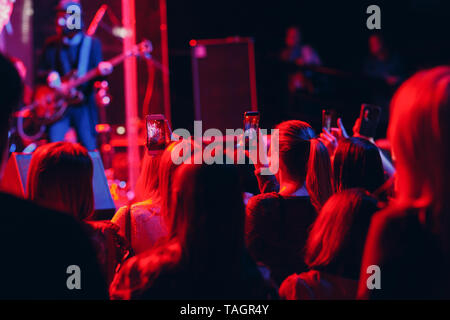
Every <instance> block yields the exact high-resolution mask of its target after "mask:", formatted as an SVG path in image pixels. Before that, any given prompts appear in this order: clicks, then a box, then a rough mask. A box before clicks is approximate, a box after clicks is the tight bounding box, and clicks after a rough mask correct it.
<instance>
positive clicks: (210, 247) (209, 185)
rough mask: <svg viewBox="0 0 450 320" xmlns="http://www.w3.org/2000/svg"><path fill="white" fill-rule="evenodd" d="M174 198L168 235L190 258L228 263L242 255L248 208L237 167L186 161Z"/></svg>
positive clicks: (179, 172)
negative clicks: (243, 196)
mask: <svg viewBox="0 0 450 320" xmlns="http://www.w3.org/2000/svg"><path fill="white" fill-rule="evenodd" d="M171 200H172V203H173V205H172V207H171V213H170V214H169V215H168V229H169V237H170V238H172V239H176V241H178V242H179V243H180V244H181V247H182V250H184V251H185V254H186V255H187V256H188V259H193V260H194V261H193V263H200V264H201V261H199V260H198V259H200V260H203V262H205V261H209V262H208V265H209V266H211V265H213V264H222V263H226V264H227V265H228V266H229V265H230V264H231V265H233V262H236V261H237V260H236V259H239V257H241V254H242V250H243V249H244V220H245V211H244V204H243V198H242V189H241V185H240V178H239V173H238V169H237V168H236V166H234V165H226V164H212V165H208V164H202V165H196V164H183V165H182V166H181V167H180V168H179V169H178V170H177V172H176V174H175V178H174V183H173V193H172V197H171ZM235 258H236V259H235ZM205 263H206V262H205ZM205 267H207V266H206V265H205ZM217 267H218V268H220V265H219V266H217Z"/></svg>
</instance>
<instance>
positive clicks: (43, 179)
mask: <svg viewBox="0 0 450 320" xmlns="http://www.w3.org/2000/svg"><path fill="white" fill-rule="evenodd" d="M93 172H94V169H93V164H92V160H91V158H90V156H89V154H88V152H87V150H86V148H84V147H83V146H81V145H79V144H73V143H69V142H54V143H49V144H46V145H43V146H41V147H39V148H37V149H36V151H35V152H34V153H33V156H32V158H31V161H30V166H29V169H28V178H27V195H28V198H29V199H30V200H31V201H33V202H35V203H37V204H39V205H41V206H44V207H47V208H51V209H54V210H58V211H61V212H65V213H68V214H70V215H72V216H73V217H75V218H76V219H77V220H79V221H85V222H86V223H85V226H86V230H87V232H88V234H89V236H90V238H91V240H92V242H93V244H94V246H95V248H96V249H97V257H98V261H99V263H100V266H101V267H102V269H103V273H104V275H105V278H106V280H107V283H110V282H111V281H112V278H113V277H114V274H115V271H116V269H117V267H118V266H120V264H121V263H122V262H123V260H124V259H125V257H126V256H127V255H128V254H129V250H128V247H127V245H126V243H125V241H124V239H122V237H120V236H119V234H118V231H119V227H118V226H116V225H114V224H113V223H111V222H107V221H95V222H94V221H88V220H89V218H90V217H91V215H92V214H93V213H94V191H93V187H92V177H93ZM55 241H56V240H55Z"/></svg>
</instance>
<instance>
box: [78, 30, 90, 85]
mask: <svg viewBox="0 0 450 320" xmlns="http://www.w3.org/2000/svg"><path fill="white" fill-rule="evenodd" d="M91 43H92V38H91V37H89V36H87V35H85V36H84V37H83V42H82V43H81V48H80V58H79V60H78V73H77V75H78V77H82V76H84V75H85V74H86V72H87V71H88V67H89V56H90V53H91Z"/></svg>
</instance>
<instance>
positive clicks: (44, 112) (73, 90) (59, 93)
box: [22, 40, 153, 125]
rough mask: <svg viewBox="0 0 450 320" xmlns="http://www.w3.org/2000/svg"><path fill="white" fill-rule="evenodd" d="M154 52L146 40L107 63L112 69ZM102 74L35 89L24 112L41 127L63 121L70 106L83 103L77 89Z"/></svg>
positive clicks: (71, 77) (93, 71)
mask: <svg viewBox="0 0 450 320" xmlns="http://www.w3.org/2000/svg"><path fill="white" fill-rule="evenodd" d="M152 51H153V47H152V43H151V42H150V41H149V40H144V41H142V42H141V43H139V44H136V45H135V46H134V47H133V48H131V49H130V50H128V51H126V52H124V53H122V54H120V55H118V56H116V57H114V58H112V59H111V60H109V61H107V63H109V64H110V65H111V66H112V67H115V66H117V65H118V64H120V63H122V62H123V61H124V60H125V59H127V58H129V57H134V56H144V57H150V53H151V52H152ZM101 75H102V73H101V71H100V69H99V67H97V68H94V69H91V70H89V71H88V72H87V73H86V74H85V75H83V76H82V77H77V76H76V73H73V72H71V73H69V75H67V76H65V77H64V78H63V79H62V84H61V86H59V87H56V88H52V87H50V86H48V85H41V86H38V87H37V88H36V89H35V93H34V102H33V103H32V104H30V105H28V106H25V107H24V108H23V109H22V111H26V112H27V113H31V114H32V117H33V118H34V119H35V120H36V121H38V122H39V123H40V124H41V125H49V124H52V123H54V122H56V121H58V120H59V119H61V118H62V117H63V116H64V114H65V112H66V111H67V108H68V107H69V106H70V105H76V104H78V103H80V102H82V101H83V99H84V96H83V94H82V93H81V92H80V91H79V90H77V88H78V87H79V86H80V85H82V84H84V83H86V82H89V81H91V80H93V79H95V78H96V77H98V76H101Z"/></svg>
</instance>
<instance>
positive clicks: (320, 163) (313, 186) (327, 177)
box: [277, 120, 332, 211]
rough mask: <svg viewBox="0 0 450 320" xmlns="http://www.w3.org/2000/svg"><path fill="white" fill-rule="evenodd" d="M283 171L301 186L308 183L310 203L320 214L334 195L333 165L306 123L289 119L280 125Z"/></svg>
mask: <svg viewBox="0 0 450 320" xmlns="http://www.w3.org/2000/svg"><path fill="white" fill-rule="evenodd" d="M277 129H279V155H280V170H281V168H284V169H285V170H286V173H287V175H288V176H289V177H290V179H291V180H294V181H295V182H297V183H298V186H299V187H301V186H302V185H304V184H306V188H307V190H308V193H309V195H310V198H311V202H312V203H313V205H314V206H315V207H316V209H317V210H318V211H319V210H320V208H321V207H322V205H323V204H324V203H325V201H326V200H327V199H328V198H329V197H330V196H331V194H332V186H331V164H330V156H329V154H328V151H327V148H326V147H325V146H324V145H323V143H322V142H321V141H319V140H318V139H316V138H315V133H314V130H313V129H312V127H311V126H310V125H309V124H307V123H306V122H302V121H299V120H290V121H285V122H282V123H280V124H279V125H278V126H277Z"/></svg>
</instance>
